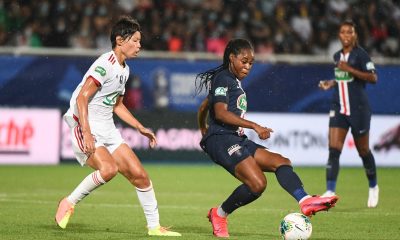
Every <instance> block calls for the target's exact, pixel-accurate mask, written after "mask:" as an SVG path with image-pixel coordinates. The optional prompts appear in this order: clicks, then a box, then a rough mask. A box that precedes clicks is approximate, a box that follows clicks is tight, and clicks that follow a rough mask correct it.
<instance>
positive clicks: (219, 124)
mask: <svg viewBox="0 0 400 240" xmlns="http://www.w3.org/2000/svg"><path fill="white" fill-rule="evenodd" d="M253 62H254V49H253V47H252V45H251V44H250V42H249V41H247V40H244V39H233V40H231V41H230V42H229V43H228V44H227V46H226V48H225V51H224V57H223V63H222V65H220V66H219V67H216V68H214V69H210V70H208V71H206V72H203V73H200V74H198V75H197V77H196V83H197V87H198V88H197V89H198V90H199V91H201V90H202V89H203V88H207V89H208V90H209V94H208V97H207V98H206V99H205V100H204V101H203V103H202V104H201V106H200V108H199V111H198V122H199V127H200V130H201V132H202V134H203V138H202V140H201V143H200V145H201V147H202V149H203V150H204V151H205V152H206V153H207V154H208V155H209V156H210V158H211V159H212V160H213V161H214V162H215V163H217V164H219V165H221V166H222V167H224V168H225V169H226V170H227V171H228V172H229V173H230V174H232V175H233V176H234V177H235V178H237V179H238V180H240V181H241V182H242V184H241V185H240V186H238V187H237V188H236V189H235V190H234V191H233V192H232V194H231V195H230V196H229V197H228V198H227V199H226V200H225V201H224V202H223V203H222V204H221V205H220V206H218V207H214V208H211V209H210V211H209V212H208V218H209V220H210V222H211V224H212V228H213V234H214V235H215V236H217V237H229V233H228V229H227V216H228V215H229V214H231V213H232V212H233V211H234V210H236V209H237V208H239V207H241V206H244V205H246V204H248V203H251V202H252V201H254V200H256V199H257V198H259V197H260V196H261V194H262V193H263V192H264V190H265V188H266V186H267V180H266V177H265V174H264V172H274V173H275V175H276V177H277V179H278V182H279V183H280V185H281V186H282V187H283V188H284V189H285V190H286V191H287V192H288V193H289V194H291V195H292V196H293V197H294V198H295V199H296V200H297V201H298V202H299V204H300V207H301V211H302V212H303V213H304V214H305V215H308V216H310V215H312V214H315V213H316V212H318V211H322V210H327V209H329V208H330V207H332V206H334V205H335V203H336V201H337V200H338V197H337V196H331V197H319V196H310V195H308V194H307V193H306V192H305V190H304V188H303V184H302V182H301V180H300V178H299V177H298V176H297V174H296V173H295V172H293V168H292V167H291V162H290V160H289V159H287V158H285V157H283V156H282V155H280V154H278V153H275V152H272V151H270V150H268V149H266V148H265V147H263V146H261V145H258V144H256V143H254V142H253V141H251V140H249V139H248V138H247V137H246V136H245V135H244V133H243V128H248V129H253V130H254V131H255V132H256V133H257V134H258V137H259V138H260V139H263V140H264V139H267V138H269V137H270V134H271V132H272V129H270V128H268V127H264V126H260V125H259V124H257V123H255V122H252V121H249V120H246V119H245V118H244V114H245V113H246V110H247V98H246V93H245V91H244V90H243V88H242V85H241V81H242V80H243V79H244V78H245V77H246V76H247V75H248V74H249V72H250V70H251V68H252V66H253ZM207 115H208V116H209V117H208V124H206V118H207ZM207 125H208V126H207Z"/></svg>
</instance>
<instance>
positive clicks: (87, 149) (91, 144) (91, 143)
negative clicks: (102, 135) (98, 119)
mask: <svg viewBox="0 0 400 240" xmlns="http://www.w3.org/2000/svg"><path fill="white" fill-rule="evenodd" d="M95 141H96V140H95V138H94V137H93V135H92V133H90V132H85V133H83V152H84V153H85V154H86V155H87V156H90V155H92V154H93V153H94V151H95V150H96V147H95Z"/></svg>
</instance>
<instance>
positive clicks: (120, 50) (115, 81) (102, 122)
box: [55, 17, 181, 236]
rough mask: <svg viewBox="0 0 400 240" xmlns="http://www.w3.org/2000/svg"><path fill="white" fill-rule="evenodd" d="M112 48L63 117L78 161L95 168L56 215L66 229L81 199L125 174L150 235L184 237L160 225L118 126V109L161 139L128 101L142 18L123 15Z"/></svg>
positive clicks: (152, 139) (125, 118) (149, 192)
mask: <svg viewBox="0 0 400 240" xmlns="http://www.w3.org/2000/svg"><path fill="white" fill-rule="evenodd" d="M110 40H111V44H112V51H109V52H107V53H104V54H103V55H101V56H100V57H99V58H98V59H97V60H96V61H95V62H94V63H93V64H92V65H91V66H90V68H89V70H88V71H87V72H86V74H85V75H84V77H83V79H82V81H81V83H80V84H79V85H78V87H77V88H76V89H75V91H74V93H73V94H72V98H71V101H70V108H69V109H68V111H67V113H66V114H65V115H64V120H65V121H66V122H67V124H68V125H69V127H70V128H71V133H72V146H73V150H74V153H75V157H76V158H77V160H78V162H79V163H80V164H81V165H82V166H83V165H85V164H86V165H88V166H90V167H91V168H93V169H94V170H95V171H94V172H92V173H91V174H89V175H88V176H87V177H86V178H85V179H83V181H82V182H81V183H80V184H79V185H78V186H77V187H76V188H75V189H74V190H73V191H72V193H71V194H70V195H68V196H67V197H65V198H64V199H62V200H61V201H60V203H59V205H58V209H57V213H56V217H55V220H56V222H57V225H58V226H60V227H61V228H66V227H67V224H68V221H69V219H70V217H71V215H72V214H73V212H74V208H75V206H76V204H78V203H79V202H80V201H81V200H83V199H84V198H85V197H86V196H87V195H89V194H90V193H91V192H92V191H93V190H95V189H96V188H98V187H100V186H101V185H103V184H105V183H107V182H108V181H110V180H111V179H113V178H114V177H115V176H116V175H117V173H118V172H119V173H121V174H122V175H123V176H124V177H125V178H126V179H127V180H128V181H129V182H130V183H131V184H132V185H133V186H135V187H136V193H137V196H138V198H139V202H140V204H141V206H142V208H143V210H144V214H145V217H146V220H147V228H148V235H150V236H181V234H180V233H177V232H172V231H169V230H168V229H166V228H164V227H161V226H160V223H159V213H158V206H157V200H156V197H155V194H154V189H153V185H152V182H151V180H150V179H149V176H148V174H147V172H146V171H145V169H144V168H143V166H142V164H141V162H140V160H139V159H138V157H137V156H136V155H135V153H134V152H133V151H132V149H131V148H130V147H129V146H128V145H127V144H126V143H125V141H124V140H123V139H122V137H121V134H120V132H119V131H118V129H117V128H116V127H115V124H114V121H113V113H115V114H117V116H118V117H119V118H120V119H122V120H123V121H124V122H126V123H127V124H129V125H130V126H132V127H134V128H136V129H137V130H138V131H139V132H140V133H141V134H142V135H144V136H146V137H148V138H149V140H150V147H155V146H156V144H157V140H156V137H155V135H154V133H153V132H152V131H150V130H149V129H147V128H145V127H144V126H143V125H142V124H141V123H140V122H139V121H138V120H137V119H136V118H135V117H134V116H133V115H132V114H131V113H130V112H129V111H128V109H127V108H126V107H125V106H124V104H123V101H122V100H123V95H124V93H125V83H126V81H127V79H128V76H129V66H128V65H127V64H126V59H129V58H135V57H137V55H138V53H139V51H140V48H141V44H140V41H141V32H140V25H139V24H138V22H137V21H136V20H134V19H132V18H129V17H122V18H121V19H120V20H119V21H118V22H116V24H115V25H114V26H113V27H112V31H111V35H110Z"/></svg>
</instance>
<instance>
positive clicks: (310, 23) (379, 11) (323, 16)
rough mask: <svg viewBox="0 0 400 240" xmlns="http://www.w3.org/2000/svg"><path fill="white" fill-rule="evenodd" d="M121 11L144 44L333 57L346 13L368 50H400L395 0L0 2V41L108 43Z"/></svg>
mask: <svg viewBox="0 0 400 240" xmlns="http://www.w3.org/2000/svg"><path fill="white" fill-rule="evenodd" d="M121 15H130V16H132V17H134V18H136V19H137V20H138V21H139V23H140V24H141V26H142V29H143V41H142V46H143V48H144V49H145V50H162V51H172V52H180V51H192V52H214V53H217V54H221V53H222V52H223V50H224V47H225V44H226V42H227V41H228V40H229V39H231V38H234V37H241V38H248V39H250V40H251V41H252V42H253V44H254V46H255V49H256V52H257V53H265V54H269V53H275V54H280V53H289V54H311V55H326V54H328V55H331V54H332V53H333V52H334V51H337V50H338V49H339V48H340V46H341V45H340V43H339V42H338V38H337V30H338V25H339V24H340V22H341V21H343V20H345V19H352V20H353V21H354V22H355V23H356V24H357V31H358V34H359V35H358V36H359V43H360V45H361V46H362V47H364V48H365V49H366V50H367V51H368V52H369V53H370V54H371V55H372V56H386V57H398V56H400V48H399V45H400V1H397V0H370V1H364V0H35V1H34V0H31V1H28V0H25V1H24V0H0V46H31V47H42V46H43V47H67V48H97V49H103V48H104V49H107V48H110V41H109V30H110V27H111V24H112V23H113V21H115V20H116V19H118V17H119V16H121Z"/></svg>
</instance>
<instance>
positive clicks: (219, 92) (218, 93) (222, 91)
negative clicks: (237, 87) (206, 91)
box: [214, 87, 228, 96]
mask: <svg viewBox="0 0 400 240" xmlns="http://www.w3.org/2000/svg"><path fill="white" fill-rule="evenodd" d="M227 90H228V88H224V87H217V89H215V92H214V96H226V91H227Z"/></svg>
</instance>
